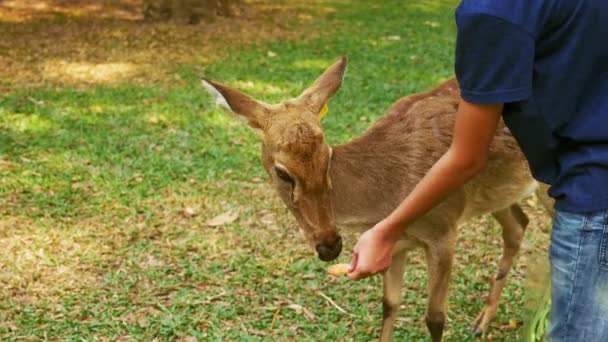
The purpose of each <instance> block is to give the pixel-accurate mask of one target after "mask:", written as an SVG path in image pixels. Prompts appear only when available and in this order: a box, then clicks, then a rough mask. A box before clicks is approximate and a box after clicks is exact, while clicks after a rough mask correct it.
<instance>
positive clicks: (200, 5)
mask: <svg viewBox="0 0 608 342" xmlns="http://www.w3.org/2000/svg"><path fill="white" fill-rule="evenodd" d="M240 3H241V0H144V18H145V19H146V20H151V21H158V20H161V21H164V20H175V21H178V22H182V23H188V24H197V23H198V22H200V21H201V19H204V20H213V19H214V18H216V17H217V16H222V17H231V16H234V15H235V13H236V7H237V6H238V5H239V4H240Z"/></svg>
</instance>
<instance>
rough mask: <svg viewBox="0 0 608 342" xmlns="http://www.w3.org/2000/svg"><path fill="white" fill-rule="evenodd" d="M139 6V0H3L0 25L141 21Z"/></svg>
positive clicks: (0, 4) (0, 2)
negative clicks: (63, 20) (50, 21)
mask: <svg viewBox="0 0 608 342" xmlns="http://www.w3.org/2000/svg"><path fill="white" fill-rule="evenodd" d="M140 6H141V1H140V0H121V1H118V0H111V1H94V0H80V1H76V2H75V1H66V0H4V1H0V22H2V21H4V22H13V23H23V22H27V21H30V20H35V19H41V18H53V17H55V18H56V17H57V16H72V17H87V16H96V17H102V18H105V17H110V18H116V19H122V20H139V19H142V18H143V15H142V11H141V10H139V9H138V7H140Z"/></svg>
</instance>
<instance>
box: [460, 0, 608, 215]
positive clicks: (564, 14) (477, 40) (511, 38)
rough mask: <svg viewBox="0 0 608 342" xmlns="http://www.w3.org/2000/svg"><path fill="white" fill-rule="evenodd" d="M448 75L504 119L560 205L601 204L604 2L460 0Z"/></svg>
mask: <svg viewBox="0 0 608 342" xmlns="http://www.w3.org/2000/svg"><path fill="white" fill-rule="evenodd" d="M456 23H457V26H458V38H457V43H456V65H455V67H456V77H457V79H458V82H459V84H460V87H461V92H462V98H463V99H465V100H466V101H468V102H471V103H478V104H497V103H504V104H505V107H504V112H503V118H504V120H505V122H506V124H507V126H508V127H509V128H510V129H511V132H512V133H513V135H514V136H515V138H516V139H517V141H518V143H519V144H520V146H521V148H522V150H523V152H524V154H525V155H526V157H527V159H528V162H529V164H530V167H531V169H532V173H533V175H534V177H535V178H537V179H538V180H540V181H542V182H545V183H549V184H551V189H550V191H549V193H550V195H551V196H552V197H554V198H555V199H556V207H557V209H559V210H564V211H571V212H577V213H584V212H591V211H596V210H603V209H608V0H463V1H462V3H461V4H460V6H459V7H458V9H457V10H456Z"/></svg>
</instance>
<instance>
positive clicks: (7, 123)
mask: <svg viewBox="0 0 608 342" xmlns="http://www.w3.org/2000/svg"><path fill="white" fill-rule="evenodd" d="M56 128H57V125H56V124H55V123H54V122H53V121H51V120H49V119H48V118H46V117H42V116H40V115H38V114H31V115H24V114H20V113H2V119H0V129H6V130H14V131H17V132H28V133H33V134H40V133H47V132H49V131H52V130H54V129H56Z"/></svg>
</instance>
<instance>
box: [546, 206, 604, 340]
mask: <svg viewBox="0 0 608 342" xmlns="http://www.w3.org/2000/svg"><path fill="white" fill-rule="evenodd" d="M549 258H550V260H551V285H552V287H551V300H552V303H551V314H550V318H549V330H548V338H547V340H548V341H551V342H595V341H597V342H606V341H608V210H603V211H600V212H593V213H589V214H573V213H568V212H563V211H558V212H557V214H556V215H555V220H554V223H553V231H552V235H551V248H550V250H549Z"/></svg>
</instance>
